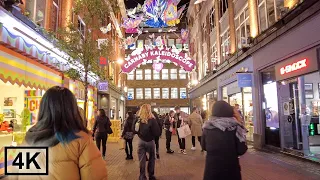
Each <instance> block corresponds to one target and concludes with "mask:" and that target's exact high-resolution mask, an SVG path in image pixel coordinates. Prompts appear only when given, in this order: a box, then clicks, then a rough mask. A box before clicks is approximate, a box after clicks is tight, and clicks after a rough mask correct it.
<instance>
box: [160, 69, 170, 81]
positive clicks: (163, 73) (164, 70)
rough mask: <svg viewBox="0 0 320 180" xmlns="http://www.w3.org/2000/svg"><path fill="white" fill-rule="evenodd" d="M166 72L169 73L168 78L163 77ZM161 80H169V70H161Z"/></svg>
mask: <svg viewBox="0 0 320 180" xmlns="http://www.w3.org/2000/svg"><path fill="white" fill-rule="evenodd" d="M164 71H167V72H166V75H167V76H166V78H164V76H163V75H164V73H163V72H164ZM161 79H162V80H169V69H162V70H161Z"/></svg>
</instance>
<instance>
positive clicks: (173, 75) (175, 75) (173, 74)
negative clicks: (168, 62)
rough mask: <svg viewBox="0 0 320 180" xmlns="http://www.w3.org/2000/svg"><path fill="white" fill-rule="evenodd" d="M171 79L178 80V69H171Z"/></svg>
mask: <svg viewBox="0 0 320 180" xmlns="http://www.w3.org/2000/svg"><path fill="white" fill-rule="evenodd" d="M172 71H175V72H173V73H172ZM173 77H174V78H173ZM170 79H173V80H177V79H178V69H170Z"/></svg>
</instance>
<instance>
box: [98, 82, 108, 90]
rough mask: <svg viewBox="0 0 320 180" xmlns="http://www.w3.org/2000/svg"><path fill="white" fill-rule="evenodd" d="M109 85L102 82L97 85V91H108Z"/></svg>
mask: <svg viewBox="0 0 320 180" xmlns="http://www.w3.org/2000/svg"><path fill="white" fill-rule="evenodd" d="M108 88H109V83H108V81H102V82H99V84H98V91H108Z"/></svg>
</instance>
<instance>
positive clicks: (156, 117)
mask: <svg viewBox="0 0 320 180" xmlns="http://www.w3.org/2000/svg"><path fill="white" fill-rule="evenodd" d="M152 114H153V115H154V117H155V119H156V120H157V123H158V125H159V128H160V131H161V132H160V136H161V135H162V126H163V121H162V120H161V119H160V118H159V116H158V114H157V113H156V112H155V111H152ZM160 136H157V137H155V138H154V142H155V144H156V155H157V159H160V154H159V139H160Z"/></svg>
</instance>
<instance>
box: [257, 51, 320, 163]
mask: <svg viewBox="0 0 320 180" xmlns="http://www.w3.org/2000/svg"><path fill="white" fill-rule="evenodd" d="M319 55H320V47H315V48H311V49H309V50H306V51H304V52H302V53H300V54H297V55H295V56H293V57H290V58H288V59H285V60H283V61H281V62H279V63H277V64H275V65H274V66H270V67H268V68H266V69H264V70H262V71H261V73H262V79H263V81H262V82H263V87H262V90H263V95H264V97H263V98H262V99H263V109H264V112H265V117H264V118H265V122H266V130H265V134H266V144H269V145H273V146H278V147H281V148H282V149H284V150H287V151H292V150H294V151H296V152H301V153H303V154H304V155H306V156H308V155H310V154H312V155H315V156H317V157H318V158H320V124H319V117H320V114H319V110H320V75H319V61H320V60H319Z"/></svg>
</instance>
